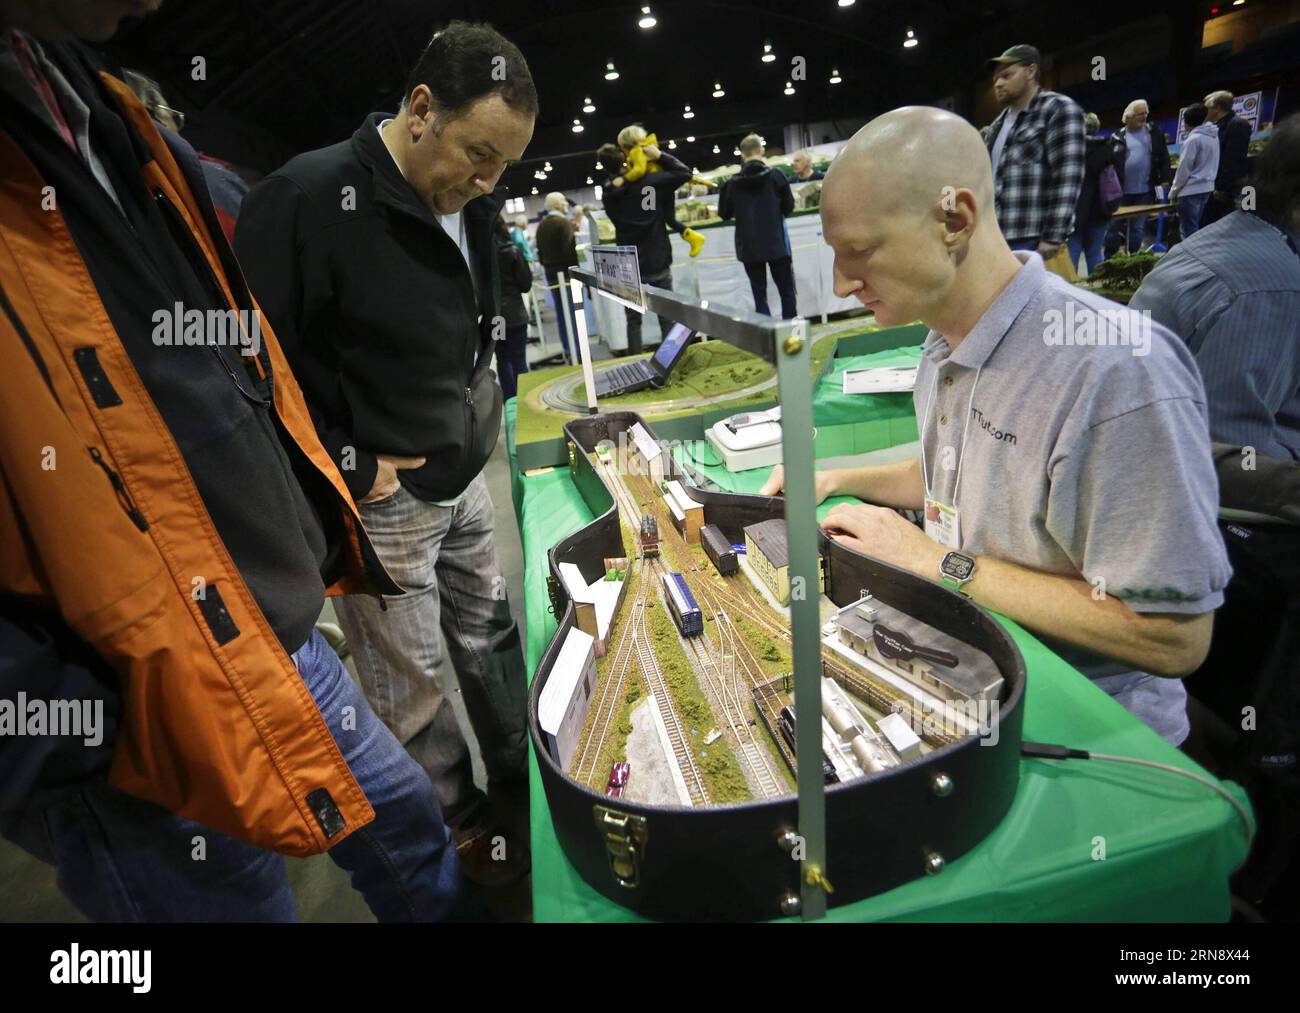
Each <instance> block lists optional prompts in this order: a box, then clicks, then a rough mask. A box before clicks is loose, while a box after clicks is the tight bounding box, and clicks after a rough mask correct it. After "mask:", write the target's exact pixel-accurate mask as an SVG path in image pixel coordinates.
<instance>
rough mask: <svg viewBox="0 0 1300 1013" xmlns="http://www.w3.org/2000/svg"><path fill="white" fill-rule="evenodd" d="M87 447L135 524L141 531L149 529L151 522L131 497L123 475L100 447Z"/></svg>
mask: <svg viewBox="0 0 1300 1013" xmlns="http://www.w3.org/2000/svg"><path fill="white" fill-rule="evenodd" d="M86 449H87V450H89V451H90V459H91V460H92V461H94V462H95V463H96V464H98V465H99V466H100V467H101V468H102V469H103V470H104V474H105V475H107V476H108V480H109V482H111V483H112V485H113V492H115V493H116V494H117V500H118V502H119V503H121V504H122V508H123V509H124V510H125V511H126V515H127V516H128V517H130V518H131V520H132V522H134V524H135V526H136V527H137V528H139V529H140V530H141V531H148V530H149V522H148V521H147V520H145V519H144V514H142V513H141V512H140V508H139V507H138V506H136V505H135V500H133V499H132V498H131V493H130V492H128V491H127V488H126V483H125V482H123V481H122V476H121V475H119V474H118V473H117V472H116V471H114V470H113V469H112V468H110V467H109V466H108V462H107V461H105V460H104V455H103V454H101V453H100V452H99V448H98V447H87V448H86Z"/></svg>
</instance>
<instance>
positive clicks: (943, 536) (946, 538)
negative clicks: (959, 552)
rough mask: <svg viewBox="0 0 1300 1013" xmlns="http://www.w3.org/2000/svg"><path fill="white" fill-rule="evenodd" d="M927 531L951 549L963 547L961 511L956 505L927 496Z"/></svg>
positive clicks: (931, 536)
mask: <svg viewBox="0 0 1300 1013" xmlns="http://www.w3.org/2000/svg"><path fill="white" fill-rule="evenodd" d="M925 533H926V534H927V535H929V536H930V538H931V539H933V540H934V541H936V542H938V543H939V544H940V545H942V546H945V547H946V548H949V549H960V548H961V513H960V512H959V511H958V510H957V508H956V507H950V506H948V505H947V504H946V503H940V502H939V501H938V500H937V499H931V498H930V497H929V496H927V497H926V498H925Z"/></svg>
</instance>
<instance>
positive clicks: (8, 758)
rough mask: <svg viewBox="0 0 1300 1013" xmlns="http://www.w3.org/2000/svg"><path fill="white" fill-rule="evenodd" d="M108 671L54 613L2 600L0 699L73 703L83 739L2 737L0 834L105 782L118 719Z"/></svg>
mask: <svg viewBox="0 0 1300 1013" xmlns="http://www.w3.org/2000/svg"><path fill="white" fill-rule="evenodd" d="M117 685H118V684H117V676H116V674H115V673H114V672H113V670H112V668H111V667H110V666H109V665H108V663H107V662H105V661H104V660H103V659H102V658H100V657H99V656H98V655H97V654H96V653H95V652H94V651H92V650H91V649H90V647H89V646H88V645H87V644H86V643H85V642H84V641H82V640H80V639H79V638H78V637H77V636H76V634H74V633H73V632H72V630H71V628H70V627H68V626H67V625H66V624H65V623H64V622H63V621H62V620H61V619H60V618H59V617H58V616H57V615H55V614H53V613H45V612H43V611H37V610H35V609H33V608H31V607H30V606H28V605H27V604H25V603H23V602H21V601H19V600H17V599H14V598H8V597H4V598H0V699H2V700H9V701H13V702H14V704H15V706H16V705H17V701H18V699H19V697H18V694H19V693H23V694H25V696H26V699H27V704H28V708H29V713H30V705H31V703H32V702H33V701H37V700H39V701H43V702H45V703H46V704H47V710H48V704H49V703H50V702H55V701H58V702H60V703H62V704H63V705H64V706H65V707H66V706H67V702H75V704H76V706H77V709H78V710H79V712H80V716H81V718H82V722H81V732H82V734H81V735H65V736H54V735H48V734H46V735H0V833H3V834H5V835H6V836H9V835H11V834H12V833H13V831H14V828H15V826H16V824H17V822H18V821H19V820H20V819H21V818H22V816H23V815H24V814H25V813H26V812H28V811H30V810H33V809H40V808H43V807H44V806H46V805H49V804H50V803H51V802H53V801H55V800H56V798H57V795H58V794H59V793H60V792H63V791H71V790H76V789H78V788H83V787H85V786H86V785H87V784H89V783H93V782H97V781H102V780H105V779H106V778H107V776H108V768H109V765H110V764H111V762H112V759H113V746H114V744H115V743H116V741H117V729H118V726H119V724H120V719H121V710H122V706H121V698H120V696H119V694H118V688H117Z"/></svg>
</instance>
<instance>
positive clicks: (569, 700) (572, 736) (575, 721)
mask: <svg viewBox="0 0 1300 1013" xmlns="http://www.w3.org/2000/svg"><path fill="white" fill-rule="evenodd" d="M594 645H595V640H594V638H592V637H591V636H590V635H589V634H587V633H584V632H583V631H582V630H580V629H578V628H577V627H572V628H570V630H569V632H568V634H567V635H566V636H565V638H564V644H563V645H562V646H561V647H560V653H559V655H558V656H557V657H556V659H555V664H553V665H552V666H551V674H550V677H549V678H548V679H547V680H546V685H545V686H544V687H542V696H541V699H540V700H539V701H538V704H537V723H538V724H539V725H540V726H541V728H542V738H543V740H544V741H545V743H546V749H547V751H548V752H550V754H551V756H552V758H553V759H554V760H555V762H556V763H558V764H559V765H560V767H561V768H562V769H564V770H568V769H569V763H570V761H572V759H573V751H574V749H575V748H577V744H578V736H579V735H581V734H582V726H583V725H584V724H586V722H587V707H588V705H589V704H590V703H591V694H592V693H593V692H594V691H595V689H596V655H595V652H594V651H593V650H592V648H593V646H594Z"/></svg>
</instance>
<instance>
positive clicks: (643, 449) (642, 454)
mask: <svg viewBox="0 0 1300 1013" xmlns="http://www.w3.org/2000/svg"><path fill="white" fill-rule="evenodd" d="M628 433H629V434H630V435H631V437H632V456H633V466H634V467H635V468H636V469H637V470H639V471H641V473H642V474H644V475H645V476H646V477H648V478H649V479H650V481H651V482H653V483H654V484H655V485H656V486H658V485H659V483H661V482H662V481H663V480H664V457H665V454H664V448H663V447H662V446H661V445H660V443H659V441H658V440H656V439H655V438H654V437H653V436H651V435H650V433H649V432H647V431H646V428H645V426H643V425H641V423H640V422H637V423H636V424H635V425H633V426H632V428H631V429H629V430H628Z"/></svg>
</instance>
